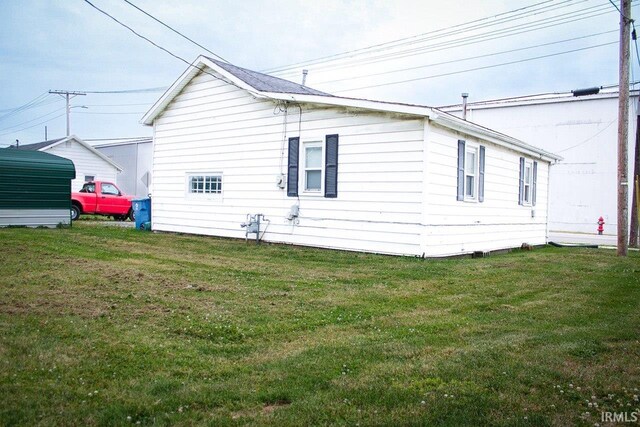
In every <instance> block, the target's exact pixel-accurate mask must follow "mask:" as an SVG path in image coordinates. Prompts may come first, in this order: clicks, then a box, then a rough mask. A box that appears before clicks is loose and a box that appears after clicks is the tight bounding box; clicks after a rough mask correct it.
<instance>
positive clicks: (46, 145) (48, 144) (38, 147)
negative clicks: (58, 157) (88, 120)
mask: <svg viewBox="0 0 640 427" xmlns="http://www.w3.org/2000/svg"><path fill="white" fill-rule="evenodd" d="M66 141H75V142H77V143H78V144H80V145H81V146H82V147H84V148H85V149H87V150H89V151H90V152H91V153H93V154H94V155H96V156H98V157H100V158H101V159H102V160H104V161H105V162H107V163H109V164H110V165H111V166H113V167H115V168H116V169H118V171H120V172H122V168H121V167H120V165H118V164H117V163H116V162H114V161H113V160H111V159H110V158H109V157H107V156H105V155H104V154H102V153H101V152H99V151H98V150H96V149H95V148H93V147H92V146H91V145H89V144H87V143H86V142H84V141H83V140H82V139H80V138H78V137H77V136H75V135H71V136H67V137H65V138H58V139H51V140H49V141H42V142H35V143H33V144H25V145H21V146H19V147H15V146H12V148H17V149H18V150H24V151H47V150H50V149H51V148H53V147H55V146H57V145H60V144H62V143H63V142H66Z"/></svg>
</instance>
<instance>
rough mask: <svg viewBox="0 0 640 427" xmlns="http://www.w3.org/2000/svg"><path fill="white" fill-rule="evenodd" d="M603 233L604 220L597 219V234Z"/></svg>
mask: <svg viewBox="0 0 640 427" xmlns="http://www.w3.org/2000/svg"><path fill="white" fill-rule="evenodd" d="M603 231H604V218H602V217H600V218H598V234H602V232H603Z"/></svg>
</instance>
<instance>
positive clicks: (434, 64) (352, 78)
mask: <svg viewBox="0 0 640 427" xmlns="http://www.w3.org/2000/svg"><path fill="white" fill-rule="evenodd" d="M616 32H618V30H611V31H603V32H601V33H595V34H588V35H586V36H581V37H574V38H570V39H564V40H557V41H554V42H549V43H542V44H537V45H533V46H527V47H521V48H517V49H510V50H503V51H500V52H493V53H487V54H483V55H477V56H469V57H465V58H457V59H452V60H449V61H442V62H434V63H431V64H426V65H419V66H415V67H409V68H400V69H396V70H390V71H383V72H380V73H373V74H365V75H361V76H356V77H345V78H342V79H335V80H327V81H321V82H318V83H317V84H326V83H337V82H342V81H347V80H355V79H362V78H366V77H376V76H382V75H386V74H393V73H400V72H404V71H412V70H418V69H423V68H430V67H435V66H438V65H445V64H452V63H455V62H461V61H470V60H473V59H480V58H487V57H490V56H495V55H503V54H506V53H513V52H520V51H523V50H530V49H535V48H539V47H545V46H551V45H555V44H560V43H567V42H571V41H576V40H582V39H585V38H589V37H596V36H600V35H603V34H610V33H616Z"/></svg>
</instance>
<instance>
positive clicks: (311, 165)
mask: <svg viewBox="0 0 640 427" xmlns="http://www.w3.org/2000/svg"><path fill="white" fill-rule="evenodd" d="M303 150H304V151H303V158H304V168H303V174H304V176H303V181H304V187H303V188H304V191H305V192H310V193H320V194H322V183H323V174H324V161H323V157H324V156H323V144H322V141H313V142H305V143H303Z"/></svg>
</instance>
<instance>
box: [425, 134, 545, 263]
mask: <svg viewBox="0 0 640 427" xmlns="http://www.w3.org/2000/svg"><path fill="white" fill-rule="evenodd" d="M465 138H466V146H467V147H468V146H469V144H471V145H472V146H479V145H483V146H485V147H486V150H485V170H486V173H485V175H484V181H485V183H484V187H485V189H484V193H485V195H484V202H483V203H460V202H457V201H456V198H455V195H456V180H455V176H456V173H457V170H456V169H457V156H458V152H457V140H458V139H459V136H457V135H454V134H452V132H451V131H449V130H448V129H445V128H442V127H440V126H436V125H432V126H430V130H429V136H428V147H427V153H426V158H427V159H428V163H427V166H426V167H427V170H428V174H427V178H426V179H427V183H426V184H425V187H426V188H427V194H426V196H425V200H426V201H427V203H426V205H425V209H426V212H425V224H427V227H426V230H425V231H424V233H425V236H424V244H425V245H426V247H427V249H426V254H427V255H428V256H442V255H456V254H463V253H470V252H474V251H490V250H498V249H504V248H513V247H519V246H520V245H521V244H522V243H529V244H532V245H537V244H544V243H546V221H547V183H548V174H549V163H547V162H544V161H538V180H537V204H536V206H534V207H532V206H529V207H528V209H522V206H519V205H518V191H519V189H518V182H519V174H520V157H521V156H522V154H521V153H518V152H516V151H514V150H509V149H507V148H503V147H499V146H497V145H494V144H491V143H489V142H486V141H480V140H476V139H474V138H468V137H465ZM532 211H533V212H532Z"/></svg>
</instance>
